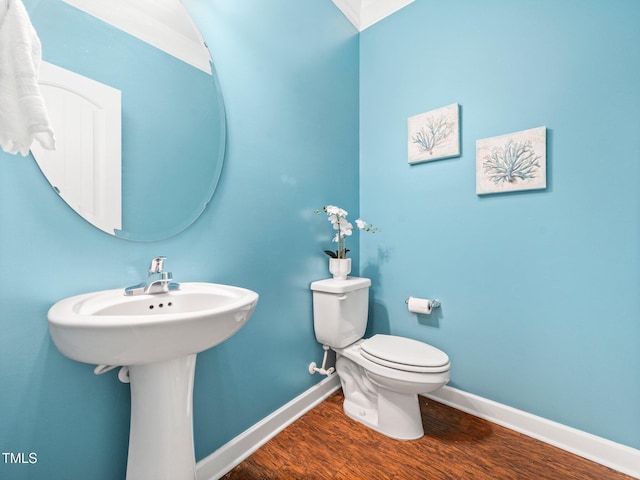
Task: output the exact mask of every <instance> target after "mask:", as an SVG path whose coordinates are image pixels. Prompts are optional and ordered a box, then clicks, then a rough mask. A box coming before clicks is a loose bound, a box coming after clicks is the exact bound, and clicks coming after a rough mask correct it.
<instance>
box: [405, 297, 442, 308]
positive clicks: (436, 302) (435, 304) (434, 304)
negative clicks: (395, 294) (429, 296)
mask: <svg viewBox="0 0 640 480" xmlns="http://www.w3.org/2000/svg"><path fill="white" fill-rule="evenodd" d="M410 298H413V297H407V299H406V300H405V301H404V303H406V304H407V305H409V299H410ZM429 303H431V308H440V305H442V304H441V303H440V300H438V299H435V300H429Z"/></svg>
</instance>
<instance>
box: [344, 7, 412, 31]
mask: <svg viewBox="0 0 640 480" xmlns="http://www.w3.org/2000/svg"><path fill="white" fill-rule="evenodd" d="M332 1H333V3H334V4H335V5H336V7H338V8H339V9H340V11H341V12H342V13H343V14H344V16H345V17H347V18H348V19H349V21H350V22H351V23H352V24H353V25H354V26H355V27H356V29H357V30H358V31H359V32H361V31H363V30H364V29H366V28H368V27H370V26H371V25H373V24H374V23H377V22H379V21H380V20H382V19H383V18H386V17H388V16H389V15H391V14H392V13H395V12H397V11H398V10H400V9H401V8H403V7H406V6H407V5H409V4H410V3H413V1H414V0H332Z"/></svg>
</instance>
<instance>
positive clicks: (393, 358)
mask: <svg viewBox="0 0 640 480" xmlns="http://www.w3.org/2000/svg"><path fill="white" fill-rule="evenodd" d="M360 349H361V350H360V353H361V354H362V356H363V357H364V358H366V359H367V360H371V361H372V362H374V363H377V364H379V365H384V366H386V367H391V368H395V369H398V370H405V371H409V372H424V373H437V372H444V371H447V370H448V369H449V357H448V356H447V354H446V353H444V352H443V351H442V350H438V349H437V348H436V347H432V346H431V345H427V344H426V343H423V342H419V341H417V340H412V339H410V338H405V337H396V336H394V335H374V336H373V337H371V338H370V339H368V340H365V341H364V342H362V344H361V345H360Z"/></svg>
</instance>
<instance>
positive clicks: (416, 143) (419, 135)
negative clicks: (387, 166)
mask: <svg viewBox="0 0 640 480" xmlns="http://www.w3.org/2000/svg"><path fill="white" fill-rule="evenodd" d="M407 123H408V127H409V128H408V129H409V139H408V145H407V149H408V160H409V163H419V162H429V161H431V160H441V159H443V158H451V157H456V156H458V155H460V106H459V105H458V104H457V103H453V104H451V105H447V106H446V107H441V108H437V109H435V110H431V111H429V112H425V113H421V114H420V115H415V116H413V117H409V120H408V122H407Z"/></svg>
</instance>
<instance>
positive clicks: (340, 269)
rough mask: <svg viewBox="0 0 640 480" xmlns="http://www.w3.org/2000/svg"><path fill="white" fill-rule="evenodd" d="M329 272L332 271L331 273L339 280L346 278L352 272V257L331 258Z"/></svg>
mask: <svg viewBox="0 0 640 480" xmlns="http://www.w3.org/2000/svg"><path fill="white" fill-rule="evenodd" d="M329 272H331V274H332V275H333V278H335V279H337V280H346V278H347V275H349V274H350V273H351V259H350V258H330V259H329Z"/></svg>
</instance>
